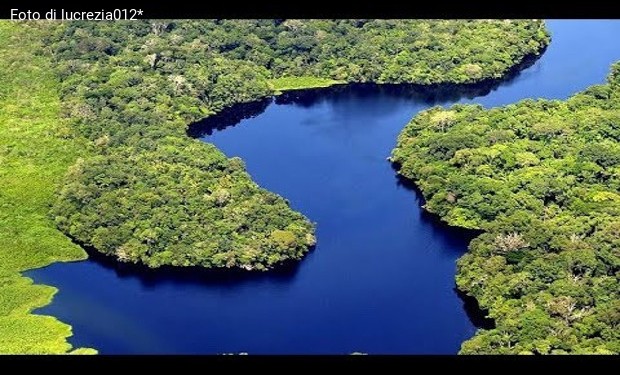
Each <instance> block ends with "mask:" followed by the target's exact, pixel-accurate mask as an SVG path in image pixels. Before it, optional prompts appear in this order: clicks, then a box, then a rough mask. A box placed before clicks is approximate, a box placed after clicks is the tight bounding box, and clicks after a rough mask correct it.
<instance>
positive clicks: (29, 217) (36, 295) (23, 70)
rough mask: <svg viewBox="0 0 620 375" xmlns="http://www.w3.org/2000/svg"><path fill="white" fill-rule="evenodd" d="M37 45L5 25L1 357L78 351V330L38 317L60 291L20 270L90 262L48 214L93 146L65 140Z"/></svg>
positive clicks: (1, 57)
mask: <svg viewBox="0 0 620 375" xmlns="http://www.w3.org/2000/svg"><path fill="white" fill-rule="evenodd" d="M38 40H39V39H38V35H37V34H36V32H34V30H31V29H29V28H28V27H27V26H22V25H19V26H18V24H16V23H9V22H0V80H1V81H2V87H1V88H0V108H2V111H0V162H1V164H2V169H0V179H2V184H0V207H1V208H2V211H1V213H0V285H1V286H2V287H1V289H0V353H19V354H26V353H29V354H42V353H67V352H69V351H71V349H72V346H71V344H69V343H68V341H67V337H69V336H71V334H72V332H71V326H69V325H67V324H65V323H62V322H61V321H59V320H58V319H56V318H54V317H51V316H42V315H36V314H32V311H33V309H36V308H39V307H42V306H45V305H47V304H49V303H50V302H51V301H52V298H53V296H54V294H56V292H57V289H56V288H54V287H51V286H47V285H36V284H33V282H32V280H31V279H30V278H27V277H24V276H21V274H20V272H23V271H26V270H30V269H34V268H39V267H44V266H46V265H49V264H50V263H52V262H66V261H77V260H83V259H86V253H85V252H84V251H83V250H82V249H81V248H80V247H79V246H77V245H75V244H73V243H72V242H71V241H70V240H69V239H68V238H67V237H66V236H65V235H64V234H62V233H61V232H60V231H59V230H58V229H56V226H55V225H54V222H53V221H52V220H51V219H50V218H49V217H48V209H49V204H50V202H51V201H52V200H53V196H54V193H55V189H56V187H57V184H58V183H59V182H60V181H61V179H62V177H63V176H64V174H65V172H66V170H67V168H68V167H69V166H70V165H71V164H73V163H74V162H75V160H76V159H77V158H78V157H80V156H82V155H84V154H85V152H86V151H85V150H86V149H87V147H85V144H84V143H82V142H81V141H80V140H78V139H71V138H68V137H66V134H68V130H67V129H66V128H65V125H64V122H63V121H62V120H61V116H60V99H59V96H58V92H57V88H58V82H57V80H56V79H55V77H54V74H53V70H52V68H51V66H50V65H49V62H48V61H47V60H46V59H45V58H44V57H42V56H37V55H36V54H35V51H36V50H37V49H38V48H40V46H39V45H38ZM17 67H18V68H17ZM75 352H79V353H92V352H94V351H93V350H90V349H78V350H77V351H74V353H75Z"/></svg>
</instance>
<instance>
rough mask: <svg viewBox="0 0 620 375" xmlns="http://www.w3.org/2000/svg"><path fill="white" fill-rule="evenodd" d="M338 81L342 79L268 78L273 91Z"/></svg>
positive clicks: (315, 86) (329, 84)
mask: <svg viewBox="0 0 620 375" xmlns="http://www.w3.org/2000/svg"><path fill="white" fill-rule="evenodd" d="M339 83H344V81H336V80H333V79H329V78H316V77H280V78H274V79H271V80H269V84H270V85H271V88H272V89H273V90H275V91H287V90H300V89H310V88H319V87H329V86H333V85H336V84H339Z"/></svg>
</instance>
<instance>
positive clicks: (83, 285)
mask: <svg viewBox="0 0 620 375" xmlns="http://www.w3.org/2000/svg"><path fill="white" fill-rule="evenodd" d="M548 27H549V28H550V30H551V33H552V38H553V39H552V42H551V44H550V46H549V47H548V49H547V50H546V51H545V53H544V54H543V55H542V57H541V58H540V59H538V60H536V61H532V62H531V64H529V65H530V66H529V67H526V68H525V69H523V70H522V71H521V72H520V73H519V74H514V75H512V76H511V77H508V78H507V79H506V80H505V81H504V82H502V83H499V84H495V85H487V86H485V87H478V88H470V89H467V90H462V89H456V88H445V89H442V90H432V91H431V90H420V89H412V88H407V87H377V86H359V85H357V86H356V85H353V86H341V87H334V88H331V89H321V90H311V91H306V92H298V93H290V94H285V95H282V96H279V97H277V98H275V99H269V100H265V101H263V102H260V103H254V104H252V105H246V106H243V107H239V108H235V109H233V110H231V111H228V114H227V115H226V116H220V117H219V118H217V119H216V120H209V122H203V123H202V124H198V125H195V126H192V127H190V133H191V135H193V136H197V137H200V138H201V139H203V140H204V141H205V142H213V143H215V144H216V145H217V146H218V147H219V148H220V149H221V150H223V151H224V152H225V153H226V154H227V155H228V156H231V157H232V156H240V157H241V158H243V160H244V161H245V162H246V165H247V169H248V171H249V173H250V174H251V175H252V177H253V178H254V179H255V181H257V182H258V183H259V184H260V185H261V186H263V187H265V188H267V189H269V190H272V191H274V192H277V193H278V194H280V195H282V196H284V197H286V198H287V199H288V200H289V201H290V204H291V206H292V207H293V208H294V209H296V210H299V211H301V212H302V213H303V214H304V215H306V216H307V217H308V218H309V219H310V220H312V221H313V222H315V223H316V224H317V239H318V244H317V247H316V249H315V250H314V251H312V252H311V253H310V254H309V255H308V256H307V257H306V258H304V259H303V260H302V261H301V262H300V263H299V264H298V265H296V266H294V267H290V268H287V269H284V270H280V271H278V272H276V273H271V274H267V275H259V276H240V275H237V274H230V273H204V272H196V271H192V270H190V271H187V272H178V273H170V272H138V271H136V270H133V269H127V268H123V267H119V266H117V265H115V264H113V263H111V262H109V261H106V260H105V259H99V258H100V257H91V259H89V260H88V261H83V262H76V263H65V264H61V263H57V264H54V265H52V266H49V267H46V268H43V269H39V270H34V271H30V272H28V273H27V275H28V276H30V277H32V278H34V279H35V281H36V282H39V283H45V284H49V285H54V286H56V287H58V288H59V289H60V291H59V293H58V294H57V295H56V297H55V299H54V301H53V303H52V304H50V305H49V306H46V307H44V308H42V309H39V310H38V311H37V313H40V314H50V315H54V316H56V317H58V318H59V319H61V320H62V321H64V322H67V323H69V324H71V325H72V326H73V331H74V336H73V337H71V338H70V341H71V342H72V343H73V344H75V345H76V346H89V347H94V348H97V349H98V350H99V351H100V353H103V354H115V353H127V354H135V353H207V354H216V353H231V352H234V353H239V352H248V353H250V354H302V353H307V354H348V353H352V352H365V353H371V354H430V353H437V354H453V353H456V352H457V351H458V350H459V348H460V345H461V343H462V342H463V341H464V340H467V339H468V338H469V337H471V336H472V335H473V334H474V332H475V330H476V327H475V325H474V323H473V322H472V320H473V321H476V318H475V317H474V315H475V314H468V311H470V310H472V309H471V308H470V306H469V304H465V303H464V301H463V300H462V299H461V298H460V297H459V296H458V294H457V293H456V291H455V289H454V287H455V283H454V275H455V271H456V263H455V262H456V260H457V259H458V258H459V257H460V256H461V255H462V254H463V253H464V252H465V251H466V250H467V244H468V242H469V240H470V239H471V236H472V234H471V233H468V232H464V231H460V230H456V229H453V228H449V227H447V226H446V225H444V224H442V223H440V222H438V221H437V219H436V218H434V217H432V216H431V215H428V214H426V213H425V212H424V211H423V210H422V209H421V207H420V206H421V205H422V204H423V200H422V198H421V196H420V195H419V193H418V192H416V191H415V190H414V189H412V188H411V187H408V186H406V185H404V184H402V183H400V182H399V180H398V179H397V178H396V173H395V171H394V170H393V168H392V166H391V165H390V163H389V162H388V161H386V157H387V156H389V154H390V152H391V150H392V148H393V147H394V146H395V144H396V138H397V136H398V133H399V132H400V131H401V129H402V128H403V127H404V125H405V124H406V123H407V122H408V121H409V120H410V119H411V118H412V117H413V116H414V115H415V114H416V113H417V112H419V111H421V110H424V109H426V108H429V107H430V106H433V105H451V104H453V103H479V104H482V105H483V106H485V107H493V106H500V105H506V104H510V103H514V102H516V101H519V100H521V99H524V98H549V99H564V98H566V97H568V96H570V95H571V94H573V93H576V92H578V91H580V90H583V89H585V88H586V87H588V86H589V85H592V84H596V83H602V82H604V80H605V77H606V75H607V73H608V71H609V67H610V64H611V63H613V62H614V61H617V60H620V43H618V36H620V21H603V20H594V21H573V20H570V21H569V20H565V21H554V20H552V21H549V22H548ZM244 117H245V119H243V118H244ZM215 121H216V122H215ZM214 122H215V123H214ZM466 305H467V306H466ZM470 315H472V317H470Z"/></svg>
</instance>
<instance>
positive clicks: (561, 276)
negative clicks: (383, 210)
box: [392, 63, 620, 354]
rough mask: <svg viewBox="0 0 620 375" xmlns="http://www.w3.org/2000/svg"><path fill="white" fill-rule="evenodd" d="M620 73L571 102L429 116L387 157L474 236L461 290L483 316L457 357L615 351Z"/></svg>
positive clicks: (432, 204) (618, 341)
mask: <svg viewBox="0 0 620 375" xmlns="http://www.w3.org/2000/svg"><path fill="white" fill-rule="evenodd" d="M619 124H620V63H616V64H614V65H613V66H612V68H611V73H610V75H609V77H608V81H607V83H606V84H602V85H595V86H591V87H590V88H588V89H587V90H585V91H583V92H582V93H579V94H576V95H574V96H572V97H571V98H569V99H568V100H566V101H559V100H532V99H527V100H524V101H521V102H519V103H516V104H511V105H508V106H505V107H499V108H493V109H484V108H482V107H481V106H479V105H455V106H453V107H451V108H447V109H442V108H438V107H437V108H432V109H430V110H427V111H425V112H423V113H420V114H419V115H418V116H416V117H415V118H414V119H413V120H412V121H411V122H410V123H409V124H408V125H407V126H406V127H405V129H404V130H403V131H402V133H401V134H400V136H399V139H398V146H397V148H396V149H395V150H394V152H393V155H392V161H394V162H395V163H396V164H397V165H398V167H399V173H400V174H402V175H403V176H404V177H406V178H409V179H411V180H413V181H415V183H416V184H417V186H419V187H420V189H421V190H422V192H423V194H424V196H425V198H426V200H427V202H426V205H425V208H426V209H427V210H428V211H430V212H432V213H435V214H437V215H439V216H440V217H441V218H442V219H443V220H445V221H446V222H447V223H448V224H450V225H454V226H459V227H464V228H471V229H480V230H483V231H484V233H483V234H482V235H480V236H479V237H477V238H476V239H474V240H473V241H472V242H471V245H470V247H469V252H468V253H467V254H466V255H464V256H463V257H462V258H461V259H460V261H459V263H458V274H457V284H458V287H459V288H460V289H461V290H463V291H465V292H467V293H468V294H469V295H471V296H474V297H475V298H476V299H477V300H478V302H479V303H480V305H481V307H483V308H485V309H488V311H489V316H490V317H491V318H493V319H494V321H495V328H493V329H485V330H479V332H478V333H477V334H476V336H474V337H473V338H472V339H470V340H468V341H467V342H465V343H464V344H463V347H462V350H461V352H462V353H464V354H482V353H502V354H523V353H527V354H531V353H535V354H549V353H551V354H565V353H574V354H580V353H581V354H583V353H598V354H611V353H616V354H617V353H619V352H620V330H619V329H618V327H619V324H620V289H619V286H620V283H619V280H618V278H619V275H620V274H619V272H620V253H619V249H620V220H619V218H620V194H619V191H620V174H619V172H620V144H619V143H618V141H619V140H620V127H619Z"/></svg>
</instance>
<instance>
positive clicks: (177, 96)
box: [46, 20, 549, 270]
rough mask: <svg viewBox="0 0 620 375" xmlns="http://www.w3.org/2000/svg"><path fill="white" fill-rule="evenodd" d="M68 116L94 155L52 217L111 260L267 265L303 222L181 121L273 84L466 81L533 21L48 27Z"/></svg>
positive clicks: (289, 247) (512, 48)
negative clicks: (190, 135) (195, 137)
mask: <svg viewBox="0 0 620 375" xmlns="http://www.w3.org/2000/svg"><path fill="white" fill-rule="evenodd" d="M46 30H47V32H48V38H47V39H46V44H47V45H48V46H49V48H50V50H51V55H52V56H53V57H54V59H55V60H54V61H55V63H56V66H57V68H56V71H57V73H58V75H59V77H60V79H61V82H62V83H61V97H62V101H63V105H64V106H63V109H64V113H65V115H66V116H67V117H68V118H69V119H70V123H71V127H72V131H73V133H74V134H75V135H77V136H80V137H86V138H87V139H89V140H90V141H91V142H92V145H93V148H94V149H95V150H96V154H97V155H95V156H92V157H89V158H84V159H81V160H80V161H79V162H78V163H77V164H76V165H74V166H73V167H72V168H71V169H70V171H69V173H68V174H67V180H66V181H65V183H64V185H63V187H62V189H61V190H60V192H59V198H58V200H57V202H56V204H55V205H54V208H53V210H52V214H53V216H54V217H55V220H56V224H57V225H58V227H59V228H61V229H62V230H63V231H64V232H65V233H67V234H69V235H71V236H72V237H73V238H75V239H77V240H78V241H79V242H81V243H83V244H85V245H89V246H93V247H94V248H96V249H97V250H99V251H101V252H103V253H106V254H110V255H113V256H115V257H117V258H118V259H119V260H121V261H128V262H135V263H143V264H146V265H148V266H150V267H159V266H162V265H176V266H190V265H200V266H203V267H240V268H244V269H257V270H266V269H269V268H272V267H274V266H275V265H277V264H278V263H281V262H283V261H286V260H290V259H299V258H301V257H302V256H303V255H304V254H305V252H306V251H307V249H308V247H309V246H311V245H313V244H314V242H315V239H314V234H313V226H312V225H311V223H310V222H309V221H308V220H307V219H306V218H304V217H303V216H302V215H301V214H299V213H296V212H294V211H292V210H291V209H290V208H289V207H288V205H287V202H286V201H285V200H284V199H282V198H281V197H279V196H277V195H275V194H272V193H269V192H267V191H265V190H263V189H261V188H259V187H258V186H257V185H256V184H255V183H253V182H252V181H251V179H250V176H249V175H248V174H247V173H246V172H245V168H244V166H243V163H242V161H241V160H239V159H238V158H231V159H227V158H226V157H225V156H224V155H222V153H221V152H219V151H218V150H217V149H216V148H215V147H214V146H212V145H208V144H205V143H203V142H200V141H197V140H193V139H190V138H188V137H187V136H186V134H185V128H186V126H187V124H188V123H191V122H194V121H196V120H198V119H200V118H204V117H206V116H209V115H212V114H214V113H217V112H219V111H221V110H222V109H224V108H226V107H229V106H231V105H233V104H235V103H242V102H249V101H253V100H256V99H259V98H263V97H265V96H268V95H272V94H274V93H275V92H276V91H277V90H283V89H291V88H302V87H316V86H318V85H320V86H324V85H329V84H332V83H334V82H335V81H338V82H340V81H376V82H413V83H422V84H428V83H440V82H454V83H463V82H472V81H478V80H482V79H485V78H497V77H500V76H501V75H502V74H504V73H506V72H507V71H508V69H509V68H510V67H512V66H514V65H515V64H516V63H518V62H519V61H521V60H522V59H523V58H524V56H526V55H529V54H535V53H538V52H539V51H540V50H541V48H542V47H544V46H545V45H546V44H547V43H548V41H549V37H548V34H547V33H546V31H545V28H544V24H543V23H542V22H539V21H404V20H402V21H365V20H341V21H329V20H306V21H300V20H286V21H284V20H237V21H226V20H213V21H208V20H201V21H137V22H125V23H123V22H114V23H95V22H90V23H89V22H75V23H65V24H62V25H60V24H55V25H53V27H52V26H50V25H46Z"/></svg>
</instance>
